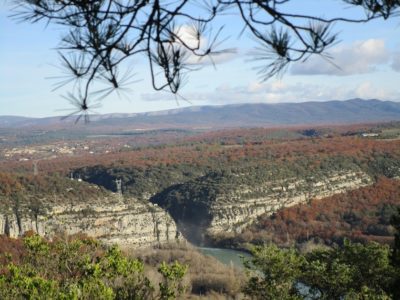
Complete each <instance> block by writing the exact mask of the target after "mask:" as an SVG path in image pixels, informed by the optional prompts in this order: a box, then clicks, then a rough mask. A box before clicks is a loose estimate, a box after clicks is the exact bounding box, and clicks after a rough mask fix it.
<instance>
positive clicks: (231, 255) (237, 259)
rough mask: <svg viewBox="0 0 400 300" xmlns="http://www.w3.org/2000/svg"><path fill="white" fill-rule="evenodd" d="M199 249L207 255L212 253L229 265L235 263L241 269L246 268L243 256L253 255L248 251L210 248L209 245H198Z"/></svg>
mask: <svg viewBox="0 0 400 300" xmlns="http://www.w3.org/2000/svg"><path fill="white" fill-rule="evenodd" d="M197 249H198V250H199V251H200V252H201V253H203V254H205V255H210V256H213V257H215V258H216V259H218V260H219V261H220V262H222V263H223V264H225V265H228V266H230V265H233V266H235V267H237V268H240V269H243V268H244V266H243V262H242V259H241V256H243V257H245V258H250V257H251V255H250V254H249V253H247V252H244V251H238V250H232V249H222V248H209V247H197Z"/></svg>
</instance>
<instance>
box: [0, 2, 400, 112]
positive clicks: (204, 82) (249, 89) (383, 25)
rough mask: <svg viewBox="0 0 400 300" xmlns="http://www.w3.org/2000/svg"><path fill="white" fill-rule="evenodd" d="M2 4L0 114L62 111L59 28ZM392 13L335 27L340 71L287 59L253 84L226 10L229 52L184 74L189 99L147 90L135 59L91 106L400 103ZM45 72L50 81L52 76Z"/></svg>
mask: <svg viewBox="0 0 400 300" xmlns="http://www.w3.org/2000/svg"><path fill="white" fill-rule="evenodd" d="M288 9H289V10H292V11H294V12H296V11H302V12H303V11H304V12H311V13H313V14H315V15H318V16H330V15H342V16H349V17H351V16H356V15H357V14H359V13H360V11H357V10H354V9H350V8H349V7H348V6H346V5H345V4H341V1H335V0H329V1H328V0H326V1H315V0H292V1H291V3H290V6H289V7H288ZM9 15H10V10H9V6H8V5H7V3H6V2H5V1H1V2H0V115H23V116H34V117H43V116H50V115H62V114H66V113H67V112H64V111H61V110H62V109H68V108H70V104H69V103H68V102H67V101H66V100H65V99H64V98H62V96H61V95H62V94H65V93H66V92H67V91H68V90H69V89H70V87H65V88H62V89H59V90H57V91H54V92H53V91H52V89H53V88H54V83H55V80H54V78H53V77H55V76H59V75H62V71H61V70H60V69H59V68H58V64H59V58H58V55H57V53H56V51H55V50H54V48H55V47H56V46H57V45H58V42H59V39H60V37H61V36H62V31H61V30H60V29H57V28H55V27H53V26H51V25H50V26H49V27H47V28H46V27H45V25H44V24H27V23H17V22H15V21H14V20H11V19H10V18H8V16H9ZM399 21H400V19H398V18H396V19H392V20H389V21H374V22H371V23H368V24H362V25H360V24H358V25H357V24H353V25H351V24H343V25H336V26H335V27H334V29H335V31H338V32H340V35H339V36H340V43H339V44H337V45H336V46H335V47H333V48H331V49H330V50H329V54H330V55H332V56H333V57H334V62H335V64H337V65H339V66H340V67H341V69H337V68H335V67H333V66H332V65H331V64H329V63H327V62H326V61H324V60H322V59H321V58H318V57H314V58H311V59H309V60H308V61H307V62H305V63H298V64H295V65H292V66H291V67H290V68H289V70H288V71H287V72H286V73H285V74H284V75H283V77H281V78H272V79H270V80H268V81H267V82H261V81H260V78H259V77H258V76H257V71H256V70H255V69H254V68H255V67H256V66H257V65H256V62H254V61H252V60H251V57H250V56H249V51H250V50H251V48H252V46H253V44H254V43H253V41H252V40H251V39H249V36H248V35H246V34H244V35H243V36H241V37H240V38H239V37H238V32H239V31H240V29H241V27H240V26H239V25H238V22H237V17H235V16H227V17H224V18H222V19H221V20H220V23H221V24H222V23H224V24H225V25H226V26H225V29H224V32H223V36H227V37H228V36H229V40H228V41H226V42H225V43H224V45H223V46H225V47H236V48H237V50H238V51H237V54H235V55H232V54H230V55H225V56H224V57H222V56H221V57H219V58H217V59H216V60H217V61H220V63H218V64H217V68H216V69H214V67H213V66H211V65H205V66H203V68H202V69H201V70H200V71H197V72H193V73H191V74H190V75H189V80H188V82H187V84H186V85H185V86H184V88H183V89H182V91H181V94H182V96H184V97H185V98H186V99H188V100H189V101H190V103H189V102H186V101H185V100H183V99H180V100H178V103H177V101H176V99H175V97H173V96H171V95H170V94H168V93H163V92H155V91H153V90H152V88H151V85H150V82H149V78H148V71H147V68H146V67H147V65H146V64H145V62H144V61H142V60H141V58H139V57H138V58H136V59H135V60H134V61H133V63H134V64H135V65H136V69H137V73H138V74H139V75H138V79H141V80H140V81H139V82H137V83H133V84H132V85H130V87H129V88H130V90H129V92H127V93H124V94H123V96H122V97H118V96H117V95H110V96H109V97H107V98H106V99H104V100H103V101H102V102H101V104H102V105H101V107H100V108H98V109H96V112H99V113H111V112H132V113H133V112H145V111H156V110H162V109H170V108H177V107H183V106H189V105H222V104H230V103H246V102H247V103H251V102H265V103H277V102H300V101H310V100H312V101H326V100H333V99H335V100H345V99H351V98H356V97H359V98H365V99H369V98H379V99H382V100H393V101H400V89H399V88H398V87H399V75H400V73H399V72H400V50H398V49H400V47H399V46H400V40H399V39H398V37H399V33H400V28H399V24H400V23H399ZM52 78H53V79H52Z"/></svg>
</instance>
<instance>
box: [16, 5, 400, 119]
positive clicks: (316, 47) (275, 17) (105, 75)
mask: <svg viewBox="0 0 400 300" xmlns="http://www.w3.org/2000/svg"><path fill="white" fill-rule="evenodd" d="M13 1H14V2H15V5H16V7H15V14H14V16H15V17H16V18H18V19H19V20H23V21H30V22H38V21H41V20H45V21H47V22H49V23H56V24H58V25H61V26H64V27H65V28H66V30H67V34H66V35H65V36H64V38H63V39H62V42H61V45H60V47H59V54H60V57H61V65H62V67H64V68H65V70H66V72H67V73H66V76H65V77H63V78H62V79H61V80H60V82H59V83H58V86H62V85H65V84H69V83H74V89H73V92H71V93H68V94H67V95H66V98H67V99H68V100H69V101H70V102H71V103H72V104H74V105H75V106H77V108H78V109H77V111H78V112H83V113H86V112H87V111H88V109H89V108H91V107H90V103H91V102H90V99H93V97H100V98H103V97H105V96H107V95H108V94H109V93H111V92H113V91H119V90H123V89H124V88H125V87H126V86H127V85H129V84H130V83H132V81H133V77H134V75H135V73H134V72H135V64H134V63H133V62H132V60H130V61H129V60H128V58H132V57H136V56H139V55H142V56H143V57H144V58H146V59H147V61H148V65H149V68H150V74H151V79H152V86H153V88H154V89H155V90H167V91H170V92H172V93H174V94H177V93H178V92H179V90H180V88H181V87H182V84H183V82H184V80H185V78H186V76H187V74H188V72H190V71H193V70H196V69H197V67H198V66H196V64H193V59H192V58H193V57H197V58H198V59H200V60H201V59H203V58H205V57H208V58H209V59H211V61H212V59H213V57H215V56H216V55H218V54H220V53H225V52H233V51H235V50H234V49H223V48H221V42H223V41H224V39H223V38H222V37H221V32H222V30H223V27H219V28H215V23H216V22H215V20H216V18H217V17H218V16H220V15H223V14H227V13H229V14H236V15H237V16H238V22H239V21H240V22H242V24H243V30H242V32H249V33H250V34H251V35H252V36H253V37H254V38H255V40H256V41H258V43H259V47H257V49H256V50H255V51H254V55H255V59H256V60H259V61H260V66H261V67H260V68H259V74H260V76H261V78H262V79H263V80H267V79H268V78H270V77H271V76H275V75H278V74H280V73H281V72H282V71H284V70H285V69H286V67H287V66H288V65H289V64H290V63H291V62H295V61H304V60H307V59H308V58H309V57H310V56H311V55H326V49H327V48H328V47H329V46H332V45H333V44H335V42H337V34H336V33H333V32H332V30H331V29H332V25H333V24H335V23H337V22H352V23H354V22H356V23H362V22H368V21H370V20H372V19H377V18H381V19H387V18H389V17H393V16H397V15H398V13H399V7H400V1H399V0H342V1H341V2H343V3H342V4H346V5H350V6H355V7H359V8H360V9H361V10H362V11H363V12H364V13H363V17H361V18H354V19H351V18H343V17H341V16H337V17H332V18H324V17H318V16H315V15H310V14H302V13H300V12H299V13H296V14H293V13H289V12H287V11H285V4H287V3H288V2H290V0H264V1H261V0H164V1H160V0H13ZM183 28H184V30H185V32H184V33H183V32H182V30H183ZM123 66H125V67H126V66H127V68H126V69H127V71H123ZM98 81H99V82H103V83H106V84H107V85H108V86H107V87H106V88H105V89H100V90H97V91H94V90H93V89H94V85H93V83H94V82H98ZM89 102H90V103H89ZM86 116H87V115H85V117H86Z"/></svg>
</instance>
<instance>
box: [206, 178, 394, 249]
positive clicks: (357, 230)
mask: <svg viewBox="0 0 400 300" xmlns="http://www.w3.org/2000/svg"><path fill="white" fill-rule="evenodd" d="M398 207H400V181H399V180H396V179H388V178H386V177H381V178H379V179H378V181H377V182H376V183H374V184H373V185H370V186H367V187H362V188H360V189H356V190H352V191H348V192H346V193H342V194H337V195H334V196H331V197H328V198H323V199H318V200H316V199H314V200H311V201H310V202H308V203H305V204H298V205H296V206H293V207H288V208H283V209H281V210H279V211H277V212H275V213H274V214H272V215H263V216H260V217H259V218H258V220H257V221H256V222H254V224H252V225H251V226H249V227H248V228H246V229H245V230H244V231H243V232H242V233H241V234H235V235H232V234H226V235H220V236H218V237H215V240H214V241H213V242H214V243H216V244H219V245H220V246H228V245H229V246H230V247H232V246H234V247H246V245H248V244H259V245H262V244H264V243H271V242H272V243H274V244H277V245H279V246H281V247H290V246H296V247H297V248H300V249H302V250H304V251H307V249H308V248H309V247H313V246H315V245H316V244H320V245H326V246H332V245H334V244H336V245H342V244H343V241H344V240H345V239H346V238H347V239H350V240H352V241H355V242H360V243H364V244H365V243H367V242H371V241H375V242H378V243H382V244H391V243H392V242H393V234H394V228H393V227H392V226H391V225H390V220H391V218H392V216H393V215H394V214H395V212H396V210H397V208H398Z"/></svg>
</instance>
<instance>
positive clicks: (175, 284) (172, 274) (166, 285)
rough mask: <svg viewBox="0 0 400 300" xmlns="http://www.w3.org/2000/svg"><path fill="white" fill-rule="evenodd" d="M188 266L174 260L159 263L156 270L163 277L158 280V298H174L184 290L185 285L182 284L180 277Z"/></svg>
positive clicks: (168, 299) (169, 299) (181, 277)
mask: <svg viewBox="0 0 400 300" xmlns="http://www.w3.org/2000/svg"><path fill="white" fill-rule="evenodd" d="M187 269H188V266H186V265H182V264H180V263H179V262H177V261H175V262H174V263H172V264H167V263H166V262H163V263H161V265H160V267H159V268H158V272H159V273H160V274H161V275H162V277H163V282H160V284H159V286H160V299H162V300H171V299H176V298H177V297H179V296H180V295H182V294H183V293H184V292H185V286H184V285H182V279H183V277H184V276H185V274H186V271H187Z"/></svg>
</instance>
